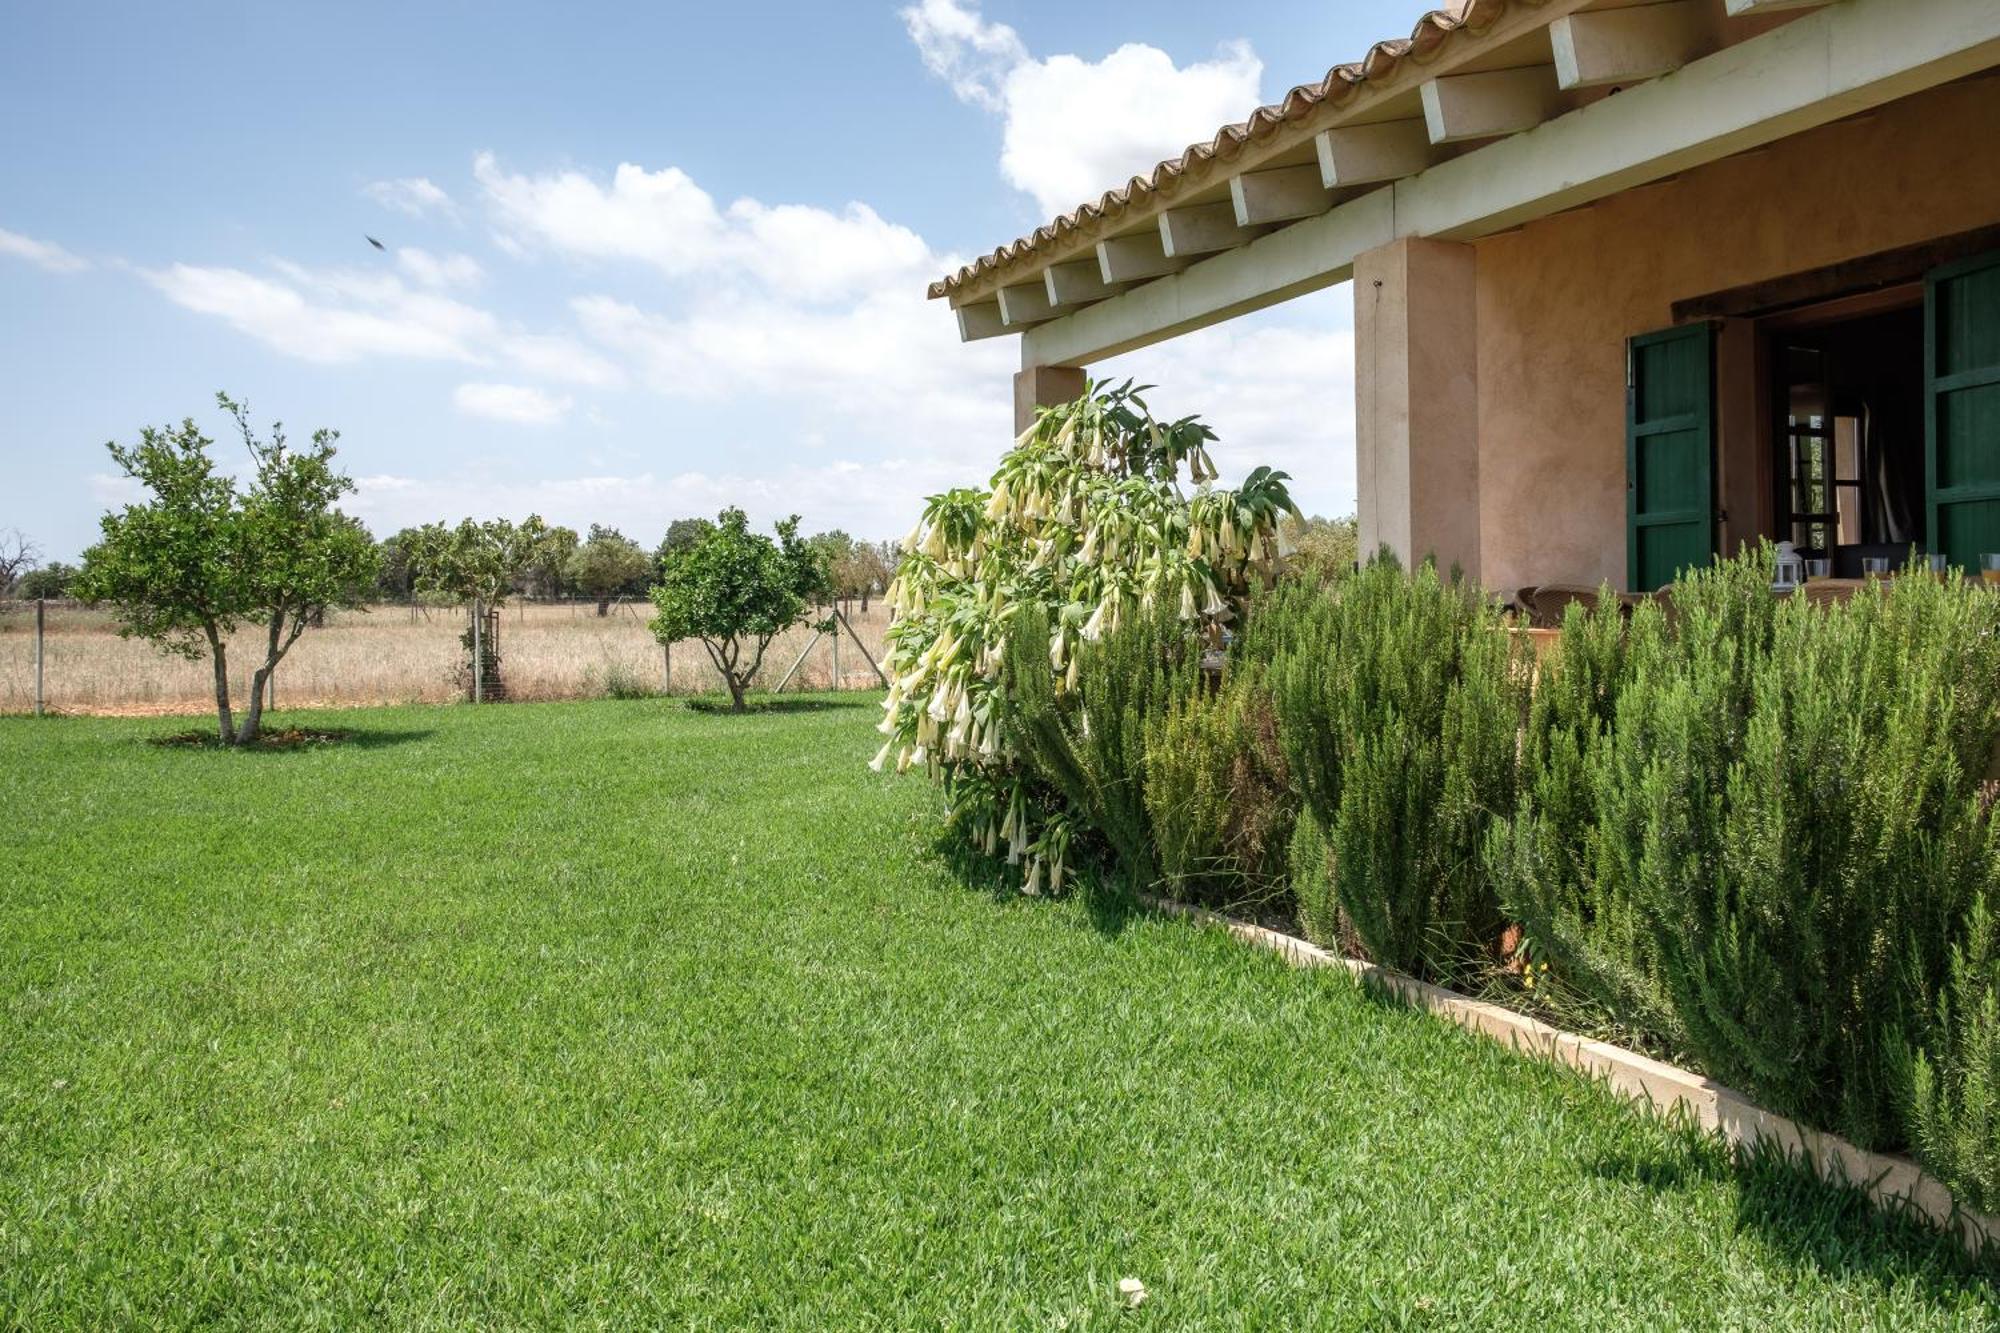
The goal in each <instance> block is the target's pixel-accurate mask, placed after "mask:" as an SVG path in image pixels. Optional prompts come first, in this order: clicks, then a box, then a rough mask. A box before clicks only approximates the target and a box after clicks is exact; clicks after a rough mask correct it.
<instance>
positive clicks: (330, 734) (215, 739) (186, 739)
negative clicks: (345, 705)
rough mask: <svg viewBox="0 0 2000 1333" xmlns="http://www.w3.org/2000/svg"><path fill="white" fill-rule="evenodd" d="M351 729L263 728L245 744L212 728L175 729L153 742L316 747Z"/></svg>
mask: <svg viewBox="0 0 2000 1333" xmlns="http://www.w3.org/2000/svg"><path fill="white" fill-rule="evenodd" d="M351 734H352V733H351V732H346V731H327V730H322V729H320V728H317V727H282V728H278V729H275V730H270V731H265V732H263V733H262V734H260V735H259V736H258V737H257V739H256V740H254V741H251V742H250V743H249V744H248V745H224V744H223V743H222V739H221V737H219V736H217V735H216V733H215V731H214V730H213V729H210V730H207V731H177V732H175V733H174V734H173V735H171V736H155V737H153V739H152V742H151V743H152V744H154V745H162V746H167V747H170V748H173V749H186V750H317V749H321V748H323V747H325V746H328V745H338V744H339V743H340V742H342V741H344V740H346V739H347V738H348V737H349V736H350V735H351Z"/></svg>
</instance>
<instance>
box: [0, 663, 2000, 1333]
mask: <svg viewBox="0 0 2000 1333" xmlns="http://www.w3.org/2000/svg"><path fill="white" fill-rule="evenodd" d="M876 716H877V714H876V711H875V710H874V708H873V707H872V700H868V699H863V698H858V697H851V698H850V699H848V700H844V701H842V702H841V703H840V704H839V705H837V706H827V707H822V708H818V709H816V710H810V711H794V712H786V713H770V714H762V715H752V716H748V717H730V716H727V715H721V714H706V713H699V712H693V711H690V710H688V709H686V708H684V707H681V706H678V705H676V704H671V703H667V702H638V703H587V704H547V705H515V706H510V707H496V708H488V709H484V710H474V709H470V708H466V707H458V708H436V709H421V708H412V709H396V710H377V711H368V712H355V713H343V714H327V715H322V716H320V717H318V718H316V719H313V720H314V721H317V722H318V723H319V724H321V725H330V726H341V727H347V728H351V729H353V733H354V734H353V736H352V737H351V739H350V740H348V741H347V742H346V743H344V744H342V745H340V746H338V747H335V748H331V749H320V750H312V751H305V752H296V753H261V754H228V753H219V752H213V751H197V750H173V749H163V748H160V747H157V746H154V745H150V744H148V743H147V740H148V738H149V737H154V736H158V735H161V734H163V733H165V732H168V731H172V730H175V729H178V728H179V727H181V726H184V725H185V724H184V723H175V722H163V721H159V720H153V721H133V722H118V721H92V720H49V721H43V722H36V721H34V720H31V719H21V718H9V719H4V720H0V794H4V809H5V811H6V821H5V828H4V831H0V867H4V876H0V1005H4V1014H0V1326H20V1327H24V1328H35V1329H43V1328H54V1327H62V1326H67V1325H72V1324H75V1325H84V1324H88V1325H134V1324H139V1325H173V1326H179V1325H191V1324H219V1325H224V1326H236V1325H252V1326H262V1327H274V1328H288V1329H289V1328H300V1327H307V1326H326V1327H332V1326H341V1327H368V1328H374V1327H434V1326H462V1327H478V1328H491V1327H507V1326H516V1325H547V1324H564V1325H586V1326H590V1325H603V1326H621V1327H630V1326H634V1325H666V1326H674V1327H704V1328H706V1327H715V1328H725V1327H744V1326H759V1327H797V1328H824V1327H855V1326H870V1327H879V1326H926V1327H934V1326H939V1325H945V1326H950V1327H956V1328H969V1329H992V1328H1060V1327H1065V1326H1067V1327H1072V1328H1075V1327H1096V1326H1106V1325H1110V1324H1112V1323H1123V1324H1125V1325H1128V1326H1130V1327H1134V1328H1138V1327H1157V1328H1169V1327H1174V1328H1203V1329H1210V1328H1231V1327H1256V1328H1296V1327H1331V1328H1368V1329H1373V1328H1384V1327H1412V1328H1419V1327H1432V1328H1482V1327H1493V1328H1504V1329H1509V1330H1529V1331H1539V1330H1544V1329H1551V1328H1591V1329H1599V1328H1606V1327H1621V1326H1631V1327H1642V1328H1647V1329H1660V1328H1698V1329H1713V1328H1759V1329H1763V1328H1793V1327H1839V1328H1853V1327H1877V1328H1884V1329H1889V1328H1894V1329H1899V1330H1901V1329H1918V1328H1933V1327H1937V1328H1945V1327H1952V1328H1987V1327H1992V1326H1994V1325H1995V1324H1996V1323H2000V1295H1996V1290H1995V1288H1994V1287H1992V1286H1989V1285H1988V1283H1987V1282H1986V1281H1985V1280H1984V1279H1982V1278H1981V1277H1979V1276H1977V1275H1976V1274H1973V1273H1971V1272H1970V1271H1969V1270H1968V1269H1967V1267H1966V1266H1965V1265H1964V1263H1963V1262H1962V1261H1961V1260H1959V1259H1958V1258H1957V1257H1956V1256H1955V1252H1954V1251H1953V1250H1951V1249H1950V1247H1949V1246H1948V1244H1946V1243H1944V1242H1940V1241H1938V1240H1936V1239H1934V1238H1932V1237H1930V1236H1929V1235H1928V1234H1927V1233H1924V1232H1921V1231H1918V1230H1916V1229H1913V1228H1910V1227H1907V1226H1905V1225H1904V1224H1901V1223H1894V1222H1890V1221H1887V1220H1884V1219H1883V1218H1882V1217H1880V1216H1879V1215H1878V1214H1876V1213H1873V1212H1871V1211H1870V1210H1869V1209H1868V1208H1867V1207H1865V1206H1864V1205H1862V1204H1860V1203H1859V1202H1858V1201H1857V1200H1856V1199H1854V1198H1853V1197H1852V1196H1849V1195H1845V1194H1839V1193H1835V1192H1832V1191H1828V1190H1825V1189H1822V1188H1819V1187H1817V1186H1813V1185H1810V1184H1808V1183H1806V1182H1804V1181H1803V1180H1802V1179H1801V1178H1800V1177H1798V1176H1797V1175H1795V1174H1793V1173H1791V1172H1788V1171H1785V1170H1782V1169H1777V1168H1773V1167H1768V1166H1766V1167H1762V1168H1758V1169H1746V1170H1737V1169H1734V1168H1732V1167H1731V1166H1729V1165H1728V1164H1727V1162H1726V1159H1725V1157H1724V1156H1723V1155H1722V1154H1721V1153H1720V1152H1719V1151H1718V1150H1716V1149H1715V1148H1713V1147H1712V1146H1711V1145H1709V1144H1708V1143H1707V1142H1705V1141H1703V1140H1701V1139H1699V1138H1696V1137H1694V1136H1691V1135H1689V1134H1686V1133H1683V1132H1676V1131H1670V1130H1668V1129H1666V1128H1664V1127H1662V1126H1661V1125H1659V1124H1657V1123H1655V1122H1652V1121H1649V1120H1647V1119H1644V1118H1642V1117H1640V1116H1637V1115H1635V1114H1633V1113H1631V1112H1629V1111H1627V1110H1626V1109H1624V1108H1622V1107H1621V1106H1620V1105H1618V1104H1617V1103H1615V1102H1613V1101H1612V1100H1611V1099H1610V1098H1609V1097H1608V1096H1606V1095H1604V1094H1602V1093H1601V1092H1599V1091H1598V1090H1596V1089H1594V1088H1592V1087H1591V1086H1589V1085H1587V1084H1585V1083H1584V1082H1582V1081H1580V1080H1578V1079H1576V1078H1575V1077H1573V1076H1570V1075H1567V1074H1564V1073H1561V1072H1558V1071H1555V1070H1552V1069H1549V1068H1545V1067H1541V1066H1537V1065H1534V1064H1530V1063H1528V1062H1525V1061H1522V1060H1519V1059H1516V1058H1514V1057H1512V1056H1510V1055H1508V1054H1507V1053H1506V1052H1505V1051H1503V1050H1501V1049H1499V1048H1497V1047H1495V1046H1493V1045H1491V1044H1490V1043H1487V1042H1485V1041H1482V1040H1478V1039H1475V1038H1472V1037H1469V1036H1466V1035H1464V1034H1461V1033H1459V1032H1457V1031H1456V1030H1454V1029H1451V1028H1449V1027H1447V1026H1445V1025H1443V1024H1441V1023H1439V1022H1437V1021H1435V1020H1432V1019H1429V1018H1426V1017H1423V1016H1420V1015H1417V1014H1414V1013H1410V1012H1406V1011H1403V1010H1400V1009H1397V1008H1395V1007H1392V1006H1387V1005H1384V1004H1381V1003H1378V1002H1375V1001H1373V1000H1371V999H1369V998H1367V997H1366V996H1364V995H1363V994H1361V993H1360V992H1358V991H1357V990H1355V989H1354V987H1353V986H1352V984H1351V983H1350V982H1348V981H1347V980H1346V979H1345V978H1344V977H1343V976H1337V975H1333V974H1328V973H1301V972H1296V971H1292V970H1289V969H1287V968H1286V967H1284V966H1283V965H1281V964H1280V963H1278V962H1277V961H1275V960H1274V959H1272V958H1270V957H1269V956H1267V955H1264V954H1261V953H1258V952H1255V951H1253V950H1250V949H1247V948H1244V947H1242V946H1240V945H1237V944H1235V943H1233V942H1231V941H1230V940H1228V939H1227V938H1226V937H1224V936H1222V935H1220V934H1218V933H1216V932H1213V931H1205V930H1200V929H1196V928H1194V927H1191V926H1189V925H1186V924H1183V923H1179V922H1173V921H1164V920H1158V919H1154V918H1150V917H1146V916H1129V917H1128V916H1121V915H1118V914H1115V913H1093V912H1091V911H1090V910H1088V909H1087V908H1086V907H1085V906H1083V905H1082V904H1080V903H1077V902H1061V903H1056V902H1047V901H1040V900H1027V899H1022V898H1019V897H1017V896H1011V895H1006V894H998V893H995V892H994V891H993V889H992V887H991V886H990V884H988V883H985V882H981V881H980V880H979V878H978V876H976V875H970V876H968V874H967V873H966V872H964V871H962V870H959V869H956V868H955V867H954V865H953V863H952V861H951V859H950V858H949V857H947V856H944V855H942V854H941V853H940V852H939V850H938V842H937V826H938V801H937V799H936V797H935V795H934V793H932V792H931V791H930V790H929V789H928V788H927V787H926V786H925V785H924V784H922V783H920V782H918V781H915V780H909V779H905V780H901V781H898V780H895V779H890V778H884V777H879V776H877V775H875V774H872V773H869V772H868V771H867V770H866V769H865V768H864V767H863V762H864V760H865V759H866V758H867V756H868V755H869V754H870V753H871V752H872V750H873V748H874V740H875V737H874V734H873V732H872V731H871V729H870V728H871V724H872V723H873V722H874V720H875V718H876ZM282 720H283V721H287V722H289V721H294V720H297V719H296V718H294V717H284V718H282ZM1127 1276H1132V1277H1137V1278H1139V1279H1141V1280H1142V1281H1143V1282H1144V1283H1145V1285H1146V1287H1147V1289H1148V1292H1149V1293H1150V1295H1149V1299H1148V1300H1147V1301H1146V1303H1145V1304H1144V1306H1143V1307H1142V1308H1140V1309H1138V1310H1136V1311H1123V1310H1121V1309H1120V1308H1119V1306H1118V1299H1117V1295H1116V1290H1115V1288H1116V1283H1117V1282H1118V1280H1119V1279H1120V1278H1122V1277H1127Z"/></svg>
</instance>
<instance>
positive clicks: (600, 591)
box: [565, 523, 653, 616]
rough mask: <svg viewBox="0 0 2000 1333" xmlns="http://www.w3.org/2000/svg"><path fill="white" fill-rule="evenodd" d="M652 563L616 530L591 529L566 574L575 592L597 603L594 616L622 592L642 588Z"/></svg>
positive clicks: (603, 610) (609, 606) (644, 553)
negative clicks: (640, 586)
mask: <svg viewBox="0 0 2000 1333" xmlns="http://www.w3.org/2000/svg"><path fill="white" fill-rule="evenodd" d="M652 569H653V560H652V557H651V556H649V555H647V554H646V552H645V551H644V550H643V549H642V548H641V547H640V545H639V543H637V542H635V541H633V540H632V539H631V538H630V537H627V536H626V535H625V534H624V533H622V532H620V531H618V529H616V528H606V527H600V526H599V525H598V524H595V523H593V524H591V525H590V538H589V540H588V541H586V542H584V543H583V545H581V546H579V547H577V548H576V551H575V553H574V554H572V555H571V556H570V558H569V564H568V567H567V569H566V571H565V572H566V573H567V574H568V576H569V581H570V582H571V583H572V584H574V585H575V586H576V589H577V591H579V592H581V593H583V594H584V595H585V596H588V597H592V598H595V599H596V601H597V614H598V615H600V616H601V615H604V614H605V613H606V612H608V611H609V610H610V609H611V599H612V598H613V597H614V596H616V595H617V594H618V593H619V592H620V591H621V590H623V589H625V588H628V587H631V586H632V585H634V584H643V583H644V582H645V579H646V576H647V575H648V574H650V573H651V572H652Z"/></svg>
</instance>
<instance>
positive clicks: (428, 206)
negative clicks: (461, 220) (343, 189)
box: [361, 176, 458, 219]
mask: <svg viewBox="0 0 2000 1333" xmlns="http://www.w3.org/2000/svg"><path fill="white" fill-rule="evenodd" d="M361 193H363V194H365V195H367V196H368V197H369V198H370V199H373V200H374V201H375V202H376V203H378V204H380V205H382V207H384V208H388V209H393V210H394V211H396V212H398V213H407V214H409V215H410V216H411V217H413V218H422V217H429V216H431V215H432V214H437V215H438V216H441V217H447V218H453V219H455V218H457V217H458V205H457V204H455V203H453V202H452V198H451V196H450V195H449V194H446V193H445V192H444V190H443V189H442V188H441V187H440V186H438V185H436V184H433V183H432V181H431V180H430V178H429V177H427V176H404V177H402V178H400V179H397V180H380V181H370V182H369V183H368V184H367V185H364V186H362V187H361Z"/></svg>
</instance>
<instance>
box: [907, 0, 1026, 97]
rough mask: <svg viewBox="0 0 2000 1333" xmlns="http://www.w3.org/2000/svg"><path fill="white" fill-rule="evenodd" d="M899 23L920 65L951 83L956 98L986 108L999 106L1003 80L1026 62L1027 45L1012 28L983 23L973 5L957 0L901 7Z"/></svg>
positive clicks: (998, 24)
mask: <svg viewBox="0 0 2000 1333" xmlns="http://www.w3.org/2000/svg"><path fill="white" fill-rule="evenodd" d="M903 25H904V26H905V27H906V28H908V29H909V31H910V40H911V41H913V42H915V43H916V44H917V53H918V54H919V55H921V56H922V57H923V61H924V68H925V69H927V70H929V71H930V72H931V73H933V74H935V75H937V76H938V77H939V78H941V79H943V80H945V81H946V82H947V83H949V84H951V90H952V91H953V92H954V93H956V94H958V96H959V98H960V100H962V101H966V102H970V103H972V104H973V105H974V106H983V107H985V108H986V109H987V110H989V111H999V110H1001V109H1002V107H1003V103H1004V99H1003V96H1002V92H1001V86H1002V84H1004V83H1005V82H1006V79H1007V75H1008V74H1009V73H1010V72H1012V71H1013V69H1014V67H1015V66H1017V65H1022V64H1026V63H1027V62H1028V60H1029V56H1028V48H1027V46H1026V45H1025V44H1024V43H1023V42H1022V41H1021V38H1020V35H1019V34H1018V33H1016V32H1015V31H1014V30H1013V29H1012V28H1010V27H1008V26H1007V25H1006V24H1004V23H988V22H986V21H985V20H984V19H982V18H980V17H979V11H978V10H977V9H976V8H974V9H968V8H966V7H964V6H962V5H960V4H958V3H957V0H922V3H921V4H915V5H912V6H910V7H909V8H908V9H905V10H904V11H903Z"/></svg>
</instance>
